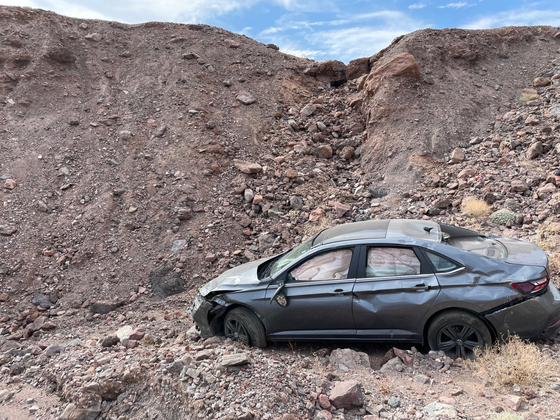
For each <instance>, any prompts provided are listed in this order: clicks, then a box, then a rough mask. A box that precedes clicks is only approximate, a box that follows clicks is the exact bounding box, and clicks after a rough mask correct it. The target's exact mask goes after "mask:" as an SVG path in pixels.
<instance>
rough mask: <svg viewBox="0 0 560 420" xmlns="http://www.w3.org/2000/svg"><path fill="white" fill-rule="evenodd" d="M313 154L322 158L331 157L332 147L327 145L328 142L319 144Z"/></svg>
mask: <svg viewBox="0 0 560 420" xmlns="http://www.w3.org/2000/svg"><path fill="white" fill-rule="evenodd" d="M315 154H316V155H317V157H320V158H323V159H330V158H332V155H333V151H332V147H331V146H329V145H328V144H324V145H322V146H319V147H317V148H316V149H315Z"/></svg>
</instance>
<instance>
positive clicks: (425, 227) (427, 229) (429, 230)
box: [424, 226, 433, 233]
mask: <svg viewBox="0 0 560 420" xmlns="http://www.w3.org/2000/svg"><path fill="white" fill-rule="evenodd" d="M432 229H433V227H428V226H424V230H425V231H426V232H428V233H430V232H431V231H432Z"/></svg>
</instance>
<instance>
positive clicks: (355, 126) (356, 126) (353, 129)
mask: <svg viewBox="0 0 560 420" xmlns="http://www.w3.org/2000/svg"><path fill="white" fill-rule="evenodd" d="M348 131H349V132H350V133H354V134H359V133H361V132H362V131H364V126H363V125H362V124H361V123H359V122H353V123H350V125H349V126H348Z"/></svg>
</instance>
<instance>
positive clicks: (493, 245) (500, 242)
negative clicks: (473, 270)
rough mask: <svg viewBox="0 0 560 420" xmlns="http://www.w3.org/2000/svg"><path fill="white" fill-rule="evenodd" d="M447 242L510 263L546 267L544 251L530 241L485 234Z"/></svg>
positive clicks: (451, 239) (453, 238)
mask: <svg viewBox="0 0 560 420" xmlns="http://www.w3.org/2000/svg"><path fill="white" fill-rule="evenodd" d="M448 244H449V245H451V246H454V247H456V248H460V249H464V250H466V251H471V252H475V253H477V254H480V255H484V256H485V257H489V258H495V259H498V260H502V261H505V262H507V263H511V264H520V265H531V266H538V267H544V268H547V267H548V258H547V256H546V253H545V252H544V251H543V250H542V249H541V248H540V247H538V246H537V245H535V244H534V243H532V242H527V241H522V240H520V239H509V238H501V237H500V238H497V237H486V236H469V237H452V238H449V239H448Z"/></svg>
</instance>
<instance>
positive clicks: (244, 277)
mask: <svg viewBox="0 0 560 420" xmlns="http://www.w3.org/2000/svg"><path fill="white" fill-rule="evenodd" d="M272 258H274V257H268V258H261V259H259V260H255V261H251V262H248V263H246V264H241V265H238V266H237V267H234V268H232V269H230V270H227V271H225V272H223V273H222V274H220V275H219V276H218V277H216V278H215V279H214V280H211V281H209V282H208V283H206V284H205V285H204V286H202V287H201V288H200V290H199V293H200V294H201V295H202V296H206V295H207V294H208V293H210V292H216V291H224V292H225V291H231V290H243V289H245V288H247V287H251V286H253V285H256V284H259V277H258V275H257V270H258V268H259V266H260V265H261V264H262V263H264V262H266V261H268V260H270V259H272Z"/></svg>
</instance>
